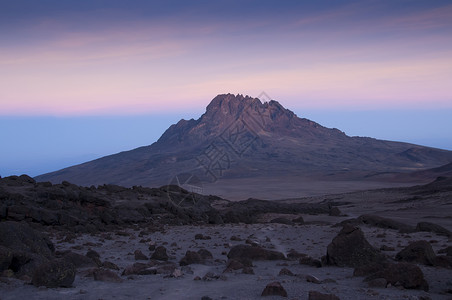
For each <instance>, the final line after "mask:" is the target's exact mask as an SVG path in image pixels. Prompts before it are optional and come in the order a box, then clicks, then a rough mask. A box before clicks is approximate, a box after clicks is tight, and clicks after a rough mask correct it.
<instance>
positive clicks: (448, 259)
mask: <svg viewBox="0 0 452 300" xmlns="http://www.w3.org/2000/svg"><path fill="white" fill-rule="evenodd" d="M434 265H435V266H436V267H441V268H446V269H452V256H447V255H438V256H437V257H435V261H434Z"/></svg>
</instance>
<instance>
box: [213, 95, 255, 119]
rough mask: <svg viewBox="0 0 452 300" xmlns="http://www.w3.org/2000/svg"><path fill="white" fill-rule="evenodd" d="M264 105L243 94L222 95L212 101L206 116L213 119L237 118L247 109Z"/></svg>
mask: <svg viewBox="0 0 452 300" xmlns="http://www.w3.org/2000/svg"><path fill="white" fill-rule="evenodd" d="M261 105H262V103H261V102H260V100H259V99H257V98H252V97H250V96H248V95H246V96H243V95H241V94H237V95H233V94H220V95H218V96H216V97H215V98H213V99H212V101H211V102H210V104H209V105H208V106H207V108H206V113H205V115H206V116H207V117H208V116H212V117H221V116H225V115H229V116H232V117H234V118H237V117H238V116H239V115H240V114H241V112H243V111H244V110H245V109H248V108H251V107H253V106H261Z"/></svg>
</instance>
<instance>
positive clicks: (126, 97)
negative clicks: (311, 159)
mask: <svg viewBox="0 0 452 300" xmlns="http://www.w3.org/2000/svg"><path fill="white" fill-rule="evenodd" d="M262 92H265V93H266V94H267V95H269V96H270V97H271V98H272V99H275V100H278V101H279V102H280V103H281V104H282V105H283V106H285V107H286V108H289V109H291V110H292V111H294V112H295V113H296V114H297V115H298V116H300V117H306V118H310V119H312V120H314V121H316V122H318V123H320V124H322V125H325V126H327V127H336V128H339V129H341V130H343V131H345V132H346V133H347V134H349V135H353V136H354V135H359V136H372V137H376V138H382V139H388V140H399V141H406V142H411V143H418V144H422V145H427V146H432V147H439V148H445V149H450V150H452V135H451V134H450V128H452V117H450V116H452V3H451V2H450V1H436V0H429V1H416V0H413V1H407V0H400V1H394V0H391V1H387V0H378V1H276V0H275V1H268V0H261V1H257V0H256V1H249V0H242V1H175V0H174V1H172V0H166V1H144V0H143V1H118V0H108V1H107V0H104V1H100V0H92V1H71V0H66V1H60V0H40V1H35V0H15V1H9V0H8V1H6V0H0V175H1V176H7V175H11V174H22V173H27V174H30V175H32V176H35V175H38V174H41V173H45V172H49V171H53V170H56V169H59V168H63V167H66V166H70V165H73V164H76V163H81V162H84V161H87V160H90V159H94V158H97V157H101V156H103V155H108V154H113V153H116V152H119V151H124V150H130V149H133V148H136V147H139V146H143V145H149V144H151V143H152V142H154V141H156V140H157V139H158V137H159V136H160V135H161V134H162V133H163V132H164V130H165V129H166V128H167V127H168V126H169V125H171V124H173V123H176V122H177V121H178V120H179V119H181V118H185V119H189V118H195V119H196V118H198V117H199V116H200V115H201V114H202V113H203V112H204V110H205V107H206V106H207V105H208V103H209V102H210V100H211V99H213V98H214V97H215V96H216V95H217V94H222V93H234V94H237V93H240V94H244V95H250V96H253V97H257V96H259V95H260V94H261V93H262ZM263 100H267V99H263Z"/></svg>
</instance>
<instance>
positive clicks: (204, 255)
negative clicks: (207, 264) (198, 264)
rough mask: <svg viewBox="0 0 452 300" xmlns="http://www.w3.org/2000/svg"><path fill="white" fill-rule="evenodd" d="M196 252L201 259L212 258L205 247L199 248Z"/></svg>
mask: <svg viewBox="0 0 452 300" xmlns="http://www.w3.org/2000/svg"><path fill="white" fill-rule="evenodd" d="M198 254H199V255H200V256H201V258H202V259H203V260H207V259H213V255H212V253H211V252H210V251H209V250H207V249H199V250H198Z"/></svg>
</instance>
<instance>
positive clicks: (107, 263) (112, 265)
mask: <svg viewBox="0 0 452 300" xmlns="http://www.w3.org/2000/svg"><path fill="white" fill-rule="evenodd" d="M102 267H104V268H107V269H112V270H117V271H119V267H118V266H117V265H116V264H115V263H112V262H110V261H104V262H103V263H102Z"/></svg>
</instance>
